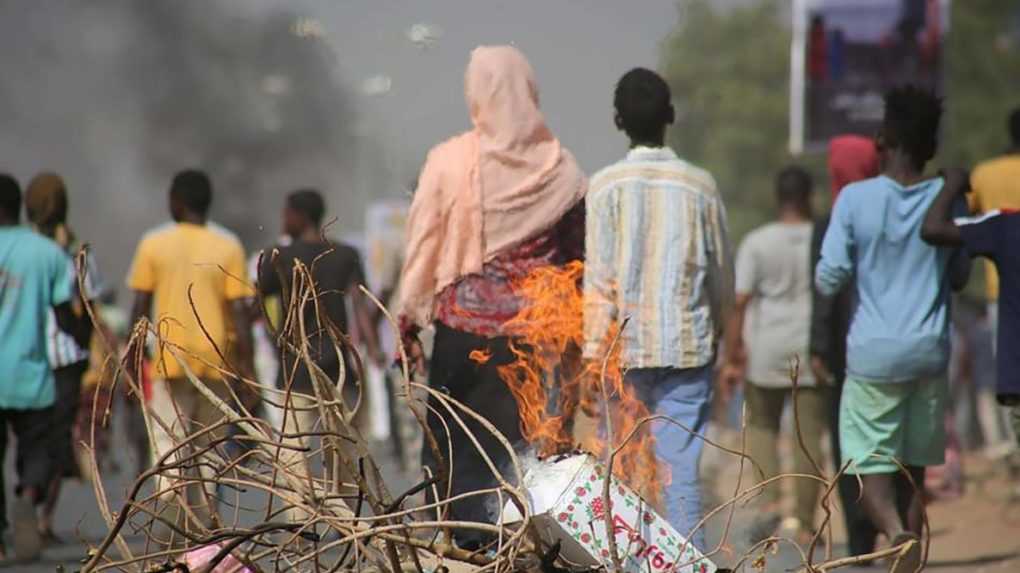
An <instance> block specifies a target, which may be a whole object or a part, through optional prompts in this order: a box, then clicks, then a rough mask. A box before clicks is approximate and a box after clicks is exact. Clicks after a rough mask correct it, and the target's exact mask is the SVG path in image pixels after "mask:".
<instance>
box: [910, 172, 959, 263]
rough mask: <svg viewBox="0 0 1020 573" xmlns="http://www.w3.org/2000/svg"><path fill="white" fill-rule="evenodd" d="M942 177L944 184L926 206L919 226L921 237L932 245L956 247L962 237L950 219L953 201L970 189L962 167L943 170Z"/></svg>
mask: <svg viewBox="0 0 1020 573" xmlns="http://www.w3.org/2000/svg"><path fill="white" fill-rule="evenodd" d="M943 177H945V184H944V185H943V186H942V191H940V192H939V195H938V197H936V198H935V201H933V202H932V204H931V207H929V208H928V214H927V215H926V216H925V218H924V224H923V225H922V226H921V238H922V239H923V240H924V241H925V242H927V243H929V244H932V245H938V246H941V247H957V246H960V245H962V244H963V239H962V238H961V237H960V229H959V227H957V226H956V224H955V223H953V220H952V209H953V202H955V201H956V199H957V197H960V196H962V195H963V194H964V193H966V192H967V191H968V190H969V189H970V183H969V177H968V176H967V172H966V171H964V170H963V169H949V170H945V171H944V172H943Z"/></svg>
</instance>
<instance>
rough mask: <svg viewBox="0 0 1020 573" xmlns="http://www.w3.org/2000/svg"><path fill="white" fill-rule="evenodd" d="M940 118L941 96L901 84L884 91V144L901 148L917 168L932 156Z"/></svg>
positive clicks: (936, 140) (933, 155) (935, 145)
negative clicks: (886, 91) (901, 85)
mask: <svg viewBox="0 0 1020 573" xmlns="http://www.w3.org/2000/svg"><path fill="white" fill-rule="evenodd" d="M941 120H942V98H939V97H938V96H936V95H935V94H933V93H932V92H930V91H927V90H923V89H920V88H917V87H915V86H904V87H899V88H895V89H893V90H890V91H889V92H888V93H886V94H885V119H884V120H883V122H882V133H883V135H884V136H885V145H886V146H888V147H889V148H899V149H902V150H903V151H905V152H906V153H907V155H909V156H910V159H911V160H912V161H913V162H914V166H915V167H917V168H918V169H921V168H923V167H924V164H925V163H928V161H929V160H931V158H932V157H935V151H936V149H938V138H939V123H940V122H941Z"/></svg>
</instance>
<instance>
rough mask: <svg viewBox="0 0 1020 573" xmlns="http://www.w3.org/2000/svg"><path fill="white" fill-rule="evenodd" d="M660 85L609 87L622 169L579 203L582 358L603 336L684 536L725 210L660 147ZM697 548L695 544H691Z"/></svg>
mask: <svg viewBox="0 0 1020 573" xmlns="http://www.w3.org/2000/svg"><path fill="white" fill-rule="evenodd" d="M670 100H671V96H670V91H669V86H668V85H667V84H666V82H665V81H664V80H663V79H662V78H661V77H659V76H658V75H657V74H655V73H654V72H652V71H649V70H646V69H641V68H637V69H634V70H631V71H629V72H627V73H626V74H625V75H624V76H623V78H621V79H620V81H619V83H618V84H617V87H616V95H615V107H616V126H617V127H618V128H619V129H621V130H622V131H624V132H626V134H627V135H628V137H630V140H631V149H630V152H629V153H628V154H627V157H626V158H624V159H623V160H622V161H619V162H617V163H615V164H613V165H611V166H609V167H607V168H605V169H603V170H602V171H600V172H599V173H598V174H596V175H595V176H594V177H593V178H592V180H591V188H590V191H589V194H588V198H587V215H588V219H587V235H586V241H585V243H586V246H585V248H586V255H585V257H586V267H585V277H584V290H585V317H584V328H585V348H584V353H585V356H586V357H587V358H589V359H600V358H601V357H602V356H603V355H604V353H605V352H606V351H607V349H608V333H609V332H610V331H611V329H612V326H613V325H614V324H622V322H623V320H625V319H628V318H629V319H630V320H629V322H628V323H627V324H626V326H625V328H624V330H623V332H622V334H621V336H620V343H621V351H622V354H621V367H622V368H624V369H625V370H626V371H627V374H626V381H627V383H628V384H630V385H632V386H633V388H634V389H635V391H636V392H637V393H638V395H639V396H640V397H641V398H642V399H643V400H644V401H645V403H646V404H647V406H648V409H649V410H650V411H651V413H653V414H660V415H665V416H669V417H671V418H673V419H675V420H677V421H678V422H680V423H682V424H683V425H684V426H686V428H687V429H689V430H690V431H688V430H685V429H683V428H680V427H679V426H677V425H675V424H668V423H665V422H661V423H660V422H656V423H655V424H653V431H654V433H655V437H656V455H657V456H658V458H659V460H660V462H662V463H665V464H668V465H669V466H670V468H671V470H672V479H671V483H670V484H669V486H667V488H666V491H665V492H664V493H665V497H664V499H665V502H666V511H667V519H668V521H669V522H670V523H671V524H672V525H673V526H674V527H675V528H676V529H677V531H678V532H680V533H681V534H684V535H688V534H691V529H692V528H693V527H694V525H695V524H696V523H697V522H698V520H699V519H700V517H701V512H702V507H701V492H700V488H699V486H698V483H697V479H698V475H697V472H698V461H699V459H700V457H701V450H702V442H701V440H700V439H698V438H696V437H695V436H694V435H693V434H692V433H691V432H696V433H700V432H701V431H702V430H703V429H704V427H705V423H706V421H707V419H708V413H709V403H710V400H711V396H712V368H713V365H714V363H715V356H716V347H717V346H718V342H719V339H720V333H721V331H722V328H723V325H724V318H723V312H724V310H726V309H728V308H729V307H730V306H731V302H732V299H733V261H732V255H731V251H730V245H729V240H728V237H727V228H726V209H725V208H724V206H723V202H722V197H721V196H720V195H719V192H718V190H717V189H716V185H715V180H714V179H713V178H712V176H711V175H710V174H709V173H708V172H706V171H704V170H702V169H699V168H698V167H695V166H694V165H691V164H689V163H687V162H686V161H683V160H681V159H680V158H678V157H677V155H676V153H674V152H673V150H672V149H670V148H669V147H667V146H666V145H665V132H666V126H667V125H669V124H671V123H673V121H674V111H673V106H672V104H671V103H670ZM690 538H691V540H692V541H693V542H694V544H695V545H696V546H697V547H699V548H702V549H703V548H704V535H703V534H702V533H700V532H693V534H691V536H690Z"/></svg>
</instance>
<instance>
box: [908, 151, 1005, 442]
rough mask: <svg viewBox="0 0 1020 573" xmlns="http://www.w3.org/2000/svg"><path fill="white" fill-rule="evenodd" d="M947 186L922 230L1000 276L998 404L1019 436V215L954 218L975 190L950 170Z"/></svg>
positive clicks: (1001, 213) (932, 241)
mask: <svg viewBox="0 0 1020 573" xmlns="http://www.w3.org/2000/svg"><path fill="white" fill-rule="evenodd" d="M945 178H946V185H945V188H943V189H942V192H941V193H939V196H938V198H937V199H935V203H933V204H932V206H931V209H929V210H928V216H927V218H926V219H925V221H924V227H922V229H921V238H922V239H924V240H925V241H927V242H928V243H930V244H932V245H942V246H963V247H964V248H965V249H966V251H967V253H969V254H970V255H972V256H975V257H986V258H987V259H989V260H990V261H992V262H993V263H994V264H995V267H996V270H997V271H998V273H999V305H998V307H999V316H998V317H992V318H996V319H998V322H999V329H998V337H997V338H998V339H997V340H996V344H997V346H998V352H997V353H996V362H997V364H996V370H997V384H996V394H997V396H998V399H999V402H1000V403H1001V404H1003V405H1004V406H1009V407H1010V408H1011V409H1012V418H1013V427H1014V429H1016V430H1017V436H1020V249H1018V248H1017V245H1020V211H1006V210H1003V211H991V212H988V213H985V214H984V215H982V216H980V217H973V218H958V219H956V220H955V221H954V220H952V219H950V212H951V211H950V208H951V206H952V204H953V202H954V201H958V200H959V198H960V197H962V196H963V194H964V193H965V192H967V191H969V190H970V184H969V181H970V176H969V175H968V174H967V172H966V171H963V170H959V169H956V170H950V171H947V172H946V175H945Z"/></svg>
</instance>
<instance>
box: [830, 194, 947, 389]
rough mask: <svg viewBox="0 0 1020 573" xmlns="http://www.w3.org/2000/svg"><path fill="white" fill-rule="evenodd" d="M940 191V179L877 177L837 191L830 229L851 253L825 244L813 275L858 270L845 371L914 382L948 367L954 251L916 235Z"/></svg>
mask: <svg viewBox="0 0 1020 573" xmlns="http://www.w3.org/2000/svg"><path fill="white" fill-rule="evenodd" d="M941 188H942V180H941V179H929V180H926V181H922V182H920V183H916V184H914V185H911V186H903V185H901V184H899V183H897V182H896V181H894V180H893V179H891V178H889V177H886V176H884V175H882V176H879V177H876V178H873V179H868V180H865V181H861V182H858V183H854V184H852V185H850V186H848V187H846V188H845V189H844V191H843V192H842V193H841V194H840V198H839V201H838V202H837V203H836V207H835V209H834V212H833V218H832V222H831V223H830V227H829V229H830V231H829V232H830V233H833V232H834V231H835V232H836V233H838V234H839V235H840V236H844V237H849V238H850V240H851V241H852V250H850V251H847V252H838V251H837V250H836V249H833V248H830V249H825V248H824V247H823V252H822V258H823V259H822V260H823V263H822V264H820V265H819V270H818V277H819V281H820V282H822V283H825V282H827V283H830V284H832V283H834V281H835V280H836V276H837V275H839V274H841V273H843V272H850V271H851V269H852V270H853V271H855V272H856V274H855V276H854V292H855V300H856V305H855V308H854V311H853V317H852V320H851V324H850V333H849V335H848V338H847V345H848V348H847V360H848V366H847V367H848V370H849V373H850V375H851V376H854V377H856V378H859V379H865V380H888V381H897V380H912V379H916V378H919V377H924V376H931V375H933V374H936V373H939V372H943V371H944V370H945V368H946V364H947V360H948V349H949V309H948V307H949V294H950V288H949V284H948V281H947V280H946V279H947V268H948V265H949V260H950V257H951V256H952V251H951V250H949V249H944V248H937V247H932V246H930V245H928V244H926V243H925V242H924V241H922V240H921V236H920V228H921V223H922V222H923V220H924V216H925V213H926V212H927V210H928V207H929V206H930V205H931V203H932V201H934V199H935V197H936V195H937V194H938V192H939V190H940V189H941ZM834 245H835V243H833V246H834Z"/></svg>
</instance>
